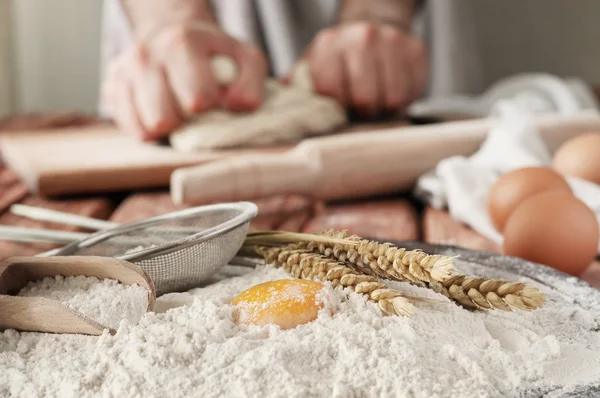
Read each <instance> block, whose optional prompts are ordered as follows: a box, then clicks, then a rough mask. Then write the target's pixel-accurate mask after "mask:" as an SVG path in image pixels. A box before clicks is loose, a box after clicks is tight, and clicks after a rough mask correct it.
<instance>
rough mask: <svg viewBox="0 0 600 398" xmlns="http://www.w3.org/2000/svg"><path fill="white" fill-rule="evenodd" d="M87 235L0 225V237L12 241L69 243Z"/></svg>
mask: <svg viewBox="0 0 600 398" xmlns="http://www.w3.org/2000/svg"><path fill="white" fill-rule="evenodd" d="M87 236H88V234H86V233H82V232H72V231H56V230H47V229H38V228H21V227H9V226H5V225H0V239H1V240H11V241H14V242H37V243H63V244H66V243H71V242H73V241H76V240H81V239H84V238H86V237H87Z"/></svg>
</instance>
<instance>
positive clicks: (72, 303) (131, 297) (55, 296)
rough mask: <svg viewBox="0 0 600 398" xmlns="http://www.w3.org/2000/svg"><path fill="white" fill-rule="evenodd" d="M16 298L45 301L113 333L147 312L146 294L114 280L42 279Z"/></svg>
mask: <svg viewBox="0 0 600 398" xmlns="http://www.w3.org/2000/svg"><path fill="white" fill-rule="evenodd" d="M19 296H29V297H44V298H47V299H51V300H55V301H58V302H60V303H61V304H63V305H65V306H67V307H69V308H71V309H73V310H75V311H79V312H81V313H82V314H84V315H86V316H88V317H89V318H91V319H93V320H94V321H96V322H99V323H100V324H102V325H104V326H108V327H109V328H113V329H116V328H118V327H119V324H120V323H121V321H122V320H123V319H127V320H129V321H130V322H134V323H137V322H138V321H139V320H140V318H141V317H142V316H143V315H144V313H145V312H146V311H147V310H148V291H147V290H146V289H145V288H143V287H141V286H137V285H124V284H121V283H118V282H117V281H116V280H114V279H104V280H99V279H98V278H93V277H86V276H71V277H67V278H65V277H62V276H60V275H59V276H56V277H54V278H44V279H43V280H41V281H36V282H30V283H29V284H28V285H27V286H25V287H24V288H23V289H21V291H20V292H19Z"/></svg>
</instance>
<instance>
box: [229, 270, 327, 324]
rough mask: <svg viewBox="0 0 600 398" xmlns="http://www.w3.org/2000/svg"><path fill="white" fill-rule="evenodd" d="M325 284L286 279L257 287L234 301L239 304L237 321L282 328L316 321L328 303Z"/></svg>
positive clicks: (243, 293) (245, 291)
mask: <svg viewBox="0 0 600 398" xmlns="http://www.w3.org/2000/svg"><path fill="white" fill-rule="evenodd" d="M324 288H325V286H324V285H323V284H322V283H319V282H315V281H310V280H303V279H282V280H276V281H270V282H265V283H261V284H259V285H256V286H253V287H251V288H249V289H247V290H244V291H243V292H241V293H240V294H239V295H238V296H237V297H236V298H234V299H233V301H232V302H231V304H232V305H234V306H235V307H236V313H235V321H236V322H238V323H243V324H251V325H257V326H265V325H268V324H273V325H279V327H280V328H281V329H282V330H285V329H292V328H295V327H296V326H298V325H303V324H305V323H308V322H311V321H313V320H315V319H316V318H317V316H318V314H319V310H321V309H322V308H323V307H324V306H325V300H324V293H325V292H324Z"/></svg>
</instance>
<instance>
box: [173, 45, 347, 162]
mask: <svg viewBox="0 0 600 398" xmlns="http://www.w3.org/2000/svg"><path fill="white" fill-rule="evenodd" d="M213 69H214V70H215V75H216V77H217V79H218V80H219V82H220V83H221V84H223V85H226V84H229V83H231V82H232V81H233V80H234V79H235V76H236V75H237V67H236V65H235V64H234V63H233V61H231V60H230V59H229V58H226V57H222V56H216V57H214V58H213ZM265 84H266V91H265V100H264V102H263V104H262V106H261V107H260V108H259V109H258V110H256V111H255V112H248V113H234V112H228V111H225V110H213V111H209V112H205V113H203V114H201V115H199V116H197V117H194V118H192V119H191V120H189V121H188V122H187V123H186V124H185V125H184V126H183V127H181V128H180V129H178V130H177V131H175V132H174V133H173V134H172V135H171V137H170V143H171V146H173V148H175V149H176V150H177V151H180V152H192V151H195V150H199V149H211V148H230V147H237V146H252V145H270V144H277V143H284V142H292V141H297V140H299V139H301V138H302V137H304V136H310V135H319V134H323V133H325V132H327V131H331V130H333V129H335V128H336V127H339V126H341V125H344V124H345V123H346V112H345V110H344V109H343V108H342V107H341V106H340V105H339V104H338V103H337V102H336V101H335V100H333V99H330V98H328V97H324V96H321V95H318V94H316V93H314V92H312V82H311V80H310V71H309V69H308V65H306V64H302V63H301V64H299V65H298V67H297V68H296V69H295V71H294V73H293V78H292V83H291V84H290V85H289V86H286V85H283V84H281V83H279V82H277V81H275V80H272V79H268V80H267V82H266V83H265Z"/></svg>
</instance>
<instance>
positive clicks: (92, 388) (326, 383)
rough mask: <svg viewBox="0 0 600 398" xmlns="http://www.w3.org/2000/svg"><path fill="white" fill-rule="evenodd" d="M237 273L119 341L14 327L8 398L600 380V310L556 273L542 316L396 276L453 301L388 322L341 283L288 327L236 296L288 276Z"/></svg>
mask: <svg viewBox="0 0 600 398" xmlns="http://www.w3.org/2000/svg"><path fill="white" fill-rule="evenodd" d="M463 265H464V266H466V267H467V268H468V264H466V265H465V264H463ZM459 267H460V264H459ZM463 270H465V269H464V268H463ZM226 271H227V272H229V273H230V274H231V273H232V272H237V273H239V274H240V275H242V274H243V275H242V276H238V277H232V278H228V279H226V280H224V281H222V282H220V283H218V284H214V285H210V286H208V287H205V288H201V289H195V290H192V291H190V292H187V293H178V294H170V295H166V296H162V297H160V298H159V299H158V300H157V305H156V312H155V313H147V314H145V315H144V316H143V317H142V318H141V320H140V321H139V323H138V324H134V323H131V322H128V321H127V320H125V321H123V322H122V323H121V325H120V327H119V329H118V331H117V334H116V335H114V336H111V335H109V334H108V333H105V334H104V335H103V336H100V337H86V336H75V335H51V334H38V333H17V332H15V331H12V330H9V331H6V332H4V333H3V334H2V335H0V396H3V397H4V396H6V397H9V396H14V397H25V396H27V397H28V396H49V397H87V396H107V397H113V396H114V397H134V396H143V397H163V396H169V397H178V396H180V397H223V396H248V397H254V396H256V397H275V396H277V397H312V396H327V397H330V396H331V397H424V398H425V397H427V398H430V397H462V398H470V397H478V398H479V397H500V396H526V397H529V396H531V397H537V396H541V395H544V394H546V395H544V396H550V397H558V396H562V395H563V394H565V392H569V391H571V392H572V391H577V389H578V388H580V387H578V386H579V385H584V384H594V385H598V383H599V382H600V333H599V332H598V330H599V329H600V305H599V306H597V307H596V308H595V309H581V308H580V306H579V305H577V303H575V302H573V300H576V299H573V296H570V297H567V296H565V295H564V294H568V293H569V292H570V291H571V290H572V291H574V292H575V291H576V289H575V288H574V287H573V286H572V283H574V282H572V281H557V282H556V284H557V286H560V289H561V291H560V292H558V291H556V290H551V289H549V288H547V287H545V286H542V285H538V286H539V287H540V288H541V289H542V290H543V291H544V292H546V293H548V295H549V296H548V299H549V300H548V303H547V305H546V306H545V307H544V308H543V309H541V310H537V311H534V312H531V313H527V312H515V313H505V312H501V311H492V312H488V313H482V312H477V313H474V312H469V311H466V310H464V309H462V308H460V307H458V306H456V305H454V304H452V303H450V302H449V301H447V300H446V299H445V298H444V297H441V296H439V295H437V294H435V293H433V292H431V291H428V290H425V289H420V288H416V287H412V286H407V285H406V284H399V283H398V284H393V286H394V287H396V288H398V289H400V290H403V291H405V292H407V294H411V295H415V296H422V297H430V298H437V299H440V300H441V301H443V303H441V304H436V305H432V304H425V303H421V304H417V307H418V308H417V311H416V313H415V314H414V315H413V317H412V318H400V317H382V316H381V314H380V312H379V310H378V308H377V307H376V306H375V305H374V304H372V303H368V302H365V300H364V299H363V297H362V296H359V295H357V294H355V293H349V292H341V291H337V290H336V291H335V293H334V298H335V299H336V300H337V303H336V307H337V312H336V313H335V314H334V315H332V316H330V315H328V314H326V313H324V312H323V313H322V314H321V315H320V316H319V317H318V319H317V320H316V321H314V322H312V323H309V324H306V325H302V326H299V327H297V328H296V329H292V330H287V331H281V330H279V329H278V328H276V327H272V326H271V327H264V328H258V327H243V326H238V325H236V324H235V323H234V322H233V320H232V316H233V308H232V307H231V306H230V305H228V303H229V302H230V301H231V300H232V299H233V297H235V296H236V295H237V294H238V293H240V292H241V291H242V290H244V289H246V288H248V287H250V286H253V285H256V284H258V283H261V282H265V281H268V280H274V279H283V278H288V277H289V276H288V275H287V274H286V273H285V272H284V271H282V270H277V269H273V268H270V267H259V268H257V269H256V270H244V269H241V268H238V267H227V269H226ZM465 271H467V272H468V269H467V270H465ZM102 286H103V284H99V285H98V286H97V287H94V288H93V290H94V291H96V289H98V290H97V291H98V292H99V291H100V290H101V289H102ZM577 289H579V290H577V291H578V292H580V293H577V294H585V295H590V294H592V293H593V292H592V289H591V288H590V289H589V291H587V293H586V292H583V293H581V288H580V287H578V288H577ZM88 290H91V288H90V289H88ZM98 294H101V293H98ZM76 301H77V300H75V297H73V299H72V300H71V301H70V302H71V304H72V305H73V306H74V307H76V306H77V305H76V304H75V302H76ZM80 304H81V303H80ZM599 304H600V303H599ZM115 305H116V304H115ZM119 305H121V304H119Z"/></svg>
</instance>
